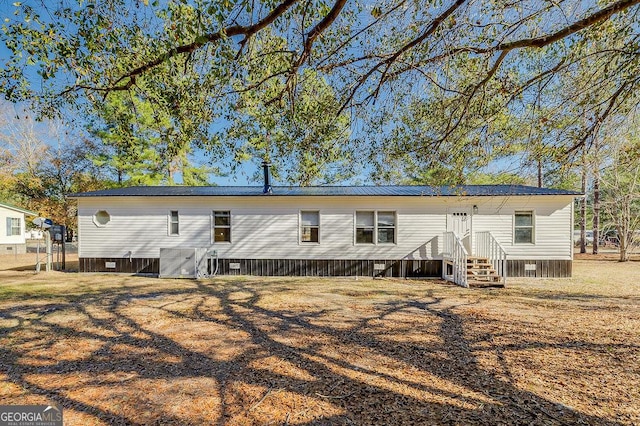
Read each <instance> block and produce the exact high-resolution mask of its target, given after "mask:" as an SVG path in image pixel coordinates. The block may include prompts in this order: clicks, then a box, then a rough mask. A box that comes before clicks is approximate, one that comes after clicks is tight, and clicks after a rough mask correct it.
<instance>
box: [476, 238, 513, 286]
mask: <svg viewBox="0 0 640 426" xmlns="http://www.w3.org/2000/svg"><path fill="white" fill-rule="evenodd" d="M475 240H476V241H475V243H476V250H475V253H474V254H475V255H476V256H478V257H486V258H487V259H489V262H491V263H492V264H493V269H495V270H496V272H497V273H498V275H500V276H501V277H502V283H503V284H504V283H505V282H506V280H507V252H506V250H505V249H504V248H503V247H502V246H501V245H500V243H499V242H498V240H496V238H495V237H494V236H493V234H492V233H491V231H485V232H476V235H475Z"/></svg>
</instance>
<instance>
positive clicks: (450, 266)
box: [442, 232, 469, 287]
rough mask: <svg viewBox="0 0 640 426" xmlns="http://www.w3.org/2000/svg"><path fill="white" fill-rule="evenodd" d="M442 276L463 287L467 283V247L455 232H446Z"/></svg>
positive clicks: (467, 285) (466, 285)
mask: <svg viewBox="0 0 640 426" xmlns="http://www.w3.org/2000/svg"><path fill="white" fill-rule="evenodd" d="M443 242H444V247H443V248H444V251H443V265H442V278H443V279H445V280H447V281H452V282H454V283H455V284H457V285H459V286H462V287H469V284H468V283H467V256H468V253H467V249H465V248H464V244H462V241H461V240H460V237H458V236H457V235H456V234H455V232H445V233H444V241H443Z"/></svg>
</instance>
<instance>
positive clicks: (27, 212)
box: [0, 203, 38, 216]
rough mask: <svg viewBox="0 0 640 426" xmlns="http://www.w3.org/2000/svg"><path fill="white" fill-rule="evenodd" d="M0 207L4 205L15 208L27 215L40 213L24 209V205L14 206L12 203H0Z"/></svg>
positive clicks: (7, 207) (10, 208)
mask: <svg viewBox="0 0 640 426" xmlns="http://www.w3.org/2000/svg"><path fill="white" fill-rule="evenodd" d="M0 207H4V208H5V209H9V210H15V211H17V212H20V213H24V214H26V215H27V216H38V213H36V212H32V211H31V210H27V209H23V208H22V207H18V206H12V205H11V204H5V203H0Z"/></svg>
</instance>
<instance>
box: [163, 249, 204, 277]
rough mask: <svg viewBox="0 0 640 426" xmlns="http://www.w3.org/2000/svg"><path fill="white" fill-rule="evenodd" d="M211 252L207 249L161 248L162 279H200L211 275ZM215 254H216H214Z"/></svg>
mask: <svg viewBox="0 0 640 426" xmlns="http://www.w3.org/2000/svg"><path fill="white" fill-rule="evenodd" d="M210 253H211V251H210V250H208V249H206V248H181V247H171V248H161V249H160V274H159V276H160V278H199V277H203V276H207V275H209V274H210V262H209V258H210V257H211V254H210ZM214 253H215V252H214Z"/></svg>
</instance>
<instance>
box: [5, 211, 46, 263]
mask: <svg viewBox="0 0 640 426" xmlns="http://www.w3.org/2000/svg"><path fill="white" fill-rule="evenodd" d="M36 214H37V213H35V212H32V211H29V210H25V209H23V208H20V207H16V206H12V205H9V204H4V203H0V255H2V254H22V253H26V239H25V216H36Z"/></svg>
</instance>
